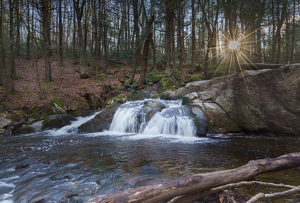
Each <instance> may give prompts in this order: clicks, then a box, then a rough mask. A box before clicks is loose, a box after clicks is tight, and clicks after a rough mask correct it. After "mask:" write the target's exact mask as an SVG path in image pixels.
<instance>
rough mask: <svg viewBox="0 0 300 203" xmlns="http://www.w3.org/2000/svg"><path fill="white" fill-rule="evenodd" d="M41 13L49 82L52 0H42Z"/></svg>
mask: <svg viewBox="0 0 300 203" xmlns="http://www.w3.org/2000/svg"><path fill="white" fill-rule="evenodd" d="M41 7H42V8H41V13H42V25H43V55H44V60H45V76H46V78H45V80H46V81H47V82H50V81H52V71H51V62H50V58H51V56H50V49H51V45H50V40H51V38H50V31H51V29H50V25H51V23H50V21H51V16H50V2H49V1H48V0H41Z"/></svg>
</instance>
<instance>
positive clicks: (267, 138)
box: [0, 101, 300, 203]
mask: <svg viewBox="0 0 300 203" xmlns="http://www.w3.org/2000/svg"><path fill="white" fill-rule="evenodd" d="M163 102H164V103H165V104H166V106H167V108H165V109H163V110H162V111H161V112H158V113H156V114H155V115H154V116H153V117H152V118H151V119H150V120H149V121H147V119H146V117H143V113H141V110H140V109H141V108H142V101H137V102H135V103H134V102H131V103H130V102H128V103H126V104H124V105H122V106H121V107H120V108H119V109H118V111H117V112H116V114H115V117H114V120H113V122H112V124H111V126H110V128H109V129H108V131H104V132H97V133H77V130H76V129H77V128H78V127H79V126H80V125H81V124H82V123H84V122H87V121H88V120H90V119H92V118H93V117H94V116H95V114H94V115H91V116H88V117H84V118H81V117H79V118H78V119H77V121H74V122H73V123H72V124H70V125H69V126H65V127H63V128H61V129H55V130H47V131H43V132H37V133H33V134H24V135H19V136H10V137H3V138H1V140H0V144H1V148H0V202H5V203H10V202H22V203H23V202H84V201H87V200H90V199H93V198H96V197H99V196H101V195H106V194H110V193H114V192H117V191H119V190H124V189H127V188H133V187H138V186H143V185H148V184H153V183H159V182H161V181H164V180H170V179H174V178H179V177H183V176H188V175H191V174H195V173H203V172H212V171H218V170H224V169H230V168H234V167H238V166H241V165H243V164H246V163H247V162H248V161H249V160H254V159H263V158H268V157H277V156H280V155H283V154H285V153H289V152H297V151H300V138H298V137H291V136H276V137H275V136H273V135H259V134H256V135H242V134H235V135H230V134H228V135H221V134H220V135H208V136H207V137H196V136H195V135H194V131H195V129H194V128H195V126H194V124H193V122H192V119H191V118H189V116H188V114H187V113H186V109H185V108H186V107H185V106H181V105H180V101H175V102H174V101H173V102H166V101H163ZM137 114H139V115H141V114H142V116H139V117H137V119H136V120H135V119H132V118H133V117H136V116H135V115H137ZM144 116H145V115H144ZM257 178H258V179H259V180H262V181H270V182H274V183H285V184H292V185H300V169H299V168H294V169H289V170H285V171H279V172H272V173H268V174H265V175H260V176H258V177H257ZM240 191H241V193H243V192H244V193H248V194H255V193H256V192H258V191H261V190H260V189H259V188H254V187H253V188H244V189H243V188H242V189H241V190H240ZM273 191H277V190H275V189H273V188H272V189H264V190H263V192H273ZM295 199H296V197H295V196H294V197H291V198H290V199H285V200H284V202H286V201H288V202H297V201H296V200H295ZM282 201H283V200H279V201H278V202H282Z"/></svg>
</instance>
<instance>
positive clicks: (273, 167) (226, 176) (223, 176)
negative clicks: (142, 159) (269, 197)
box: [87, 153, 300, 203]
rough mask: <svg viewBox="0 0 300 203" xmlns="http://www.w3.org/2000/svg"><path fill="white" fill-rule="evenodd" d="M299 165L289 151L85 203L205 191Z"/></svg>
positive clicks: (155, 199)
mask: <svg viewBox="0 0 300 203" xmlns="http://www.w3.org/2000/svg"><path fill="white" fill-rule="evenodd" d="M299 166H300V153H290V154H285V155H283V156H280V157H277V158H267V159H259V160H254V161H249V162H248V163H247V164H245V165H243V166H241V167H238V168H234V169H229V170H224V171H216V172H210V173H201V174H195V175H192V176H189V177H184V178H179V179H175V180H169V181H165V182H162V183H159V184H154V185H147V186H142V187H138V188H130V189H127V190H124V191H120V192H118V193H114V194H110V195H106V196H102V197H98V198H96V199H94V200H90V201H88V202H87V203H98V202H144V203H147V202H160V201H166V200H170V199H172V198H174V197H176V196H180V195H184V194H191V193H195V192H201V191H206V190H209V189H211V188H215V187H218V186H222V185H225V184H229V183H236V182H240V181H244V180H249V179H252V178H254V177H255V176H257V175H259V174H262V173H267V172H271V171H278V170H284V169H289V168H293V167H299Z"/></svg>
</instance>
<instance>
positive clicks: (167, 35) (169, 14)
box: [165, 0, 173, 76]
mask: <svg viewBox="0 0 300 203" xmlns="http://www.w3.org/2000/svg"><path fill="white" fill-rule="evenodd" d="M165 7H166V17H165V21H166V31H165V40H166V45H165V47H166V48H165V49H166V54H167V57H166V71H165V72H166V75H168V76H169V75H171V74H172V69H171V48H172V47H171V43H172V36H171V35H172V29H173V27H172V26H171V21H172V18H173V6H172V2H171V0H165Z"/></svg>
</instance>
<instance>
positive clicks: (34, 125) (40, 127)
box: [31, 121, 43, 132]
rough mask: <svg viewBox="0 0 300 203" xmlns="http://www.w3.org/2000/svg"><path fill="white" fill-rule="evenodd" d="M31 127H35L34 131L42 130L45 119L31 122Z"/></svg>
mask: <svg viewBox="0 0 300 203" xmlns="http://www.w3.org/2000/svg"><path fill="white" fill-rule="evenodd" d="M31 127H32V128H33V131H34V132H41V131H42V127H43V121H38V122H35V123H33V124H31Z"/></svg>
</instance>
